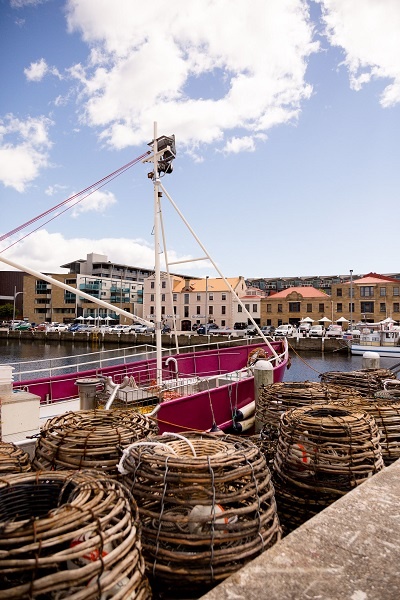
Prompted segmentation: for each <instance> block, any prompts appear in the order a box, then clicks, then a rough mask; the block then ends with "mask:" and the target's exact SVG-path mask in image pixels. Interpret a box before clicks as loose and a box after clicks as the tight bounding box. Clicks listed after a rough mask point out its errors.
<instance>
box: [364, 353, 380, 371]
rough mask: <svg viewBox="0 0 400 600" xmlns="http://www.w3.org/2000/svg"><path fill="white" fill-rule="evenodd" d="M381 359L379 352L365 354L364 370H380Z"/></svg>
mask: <svg viewBox="0 0 400 600" xmlns="http://www.w3.org/2000/svg"><path fill="white" fill-rule="evenodd" d="M380 365H381V357H380V355H379V353H378V352H364V354H363V356H362V368H363V369H379V368H380Z"/></svg>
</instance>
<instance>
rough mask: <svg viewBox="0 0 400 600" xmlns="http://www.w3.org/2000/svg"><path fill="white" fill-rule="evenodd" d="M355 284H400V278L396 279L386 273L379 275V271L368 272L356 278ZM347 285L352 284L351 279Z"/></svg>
mask: <svg viewBox="0 0 400 600" xmlns="http://www.w3.org/2000/svg"><path fill="white" fill-rule="evenodd" d="M353 283H354V284H357V285H360V283H361V284H363V285H364V284H365V285H367V284H377V283H397V284H400V281H399V280H398V279H394V278H393V277H387V276H386V275H379V274H378V273H368V274H367V275H364V277H360V279H354V280H353ZM345 285H351V282H350V281H346V284H345Z"/></svg>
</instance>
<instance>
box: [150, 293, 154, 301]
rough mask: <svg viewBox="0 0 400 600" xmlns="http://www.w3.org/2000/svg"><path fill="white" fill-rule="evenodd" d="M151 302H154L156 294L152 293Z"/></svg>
mask: <svg viewBox="0 0 400 600" xmlns="http://www.w3.org/2000/svg"><path fill="white" fill-rule="evenodd" d="M150 302H154V294H150Z"/></svg>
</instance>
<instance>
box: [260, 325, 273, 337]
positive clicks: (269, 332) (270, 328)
mask: <svg viewBox="0 0 400 600" xmlns="http://www.w3.org/2000/svg"><path fill="white" fill-rule="evenodd" d="M261 331H262V332H263V334H264V335H274V332H275V327H274V326H273V325H264V326H263V327H261Z"/></svg>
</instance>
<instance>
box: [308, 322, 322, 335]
mask: <svg viewBox="0 0 400 600" xmlns="http://www.w3.org/2000/svg"><path fill="white" fill-rule="evenodd" d="M308 335H309V336H310V337H321V338H322V337H323V336H324V328H323V326H322V325H312V326H311V327H310V331H309V332H308Z"/></svg>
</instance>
